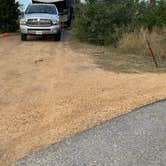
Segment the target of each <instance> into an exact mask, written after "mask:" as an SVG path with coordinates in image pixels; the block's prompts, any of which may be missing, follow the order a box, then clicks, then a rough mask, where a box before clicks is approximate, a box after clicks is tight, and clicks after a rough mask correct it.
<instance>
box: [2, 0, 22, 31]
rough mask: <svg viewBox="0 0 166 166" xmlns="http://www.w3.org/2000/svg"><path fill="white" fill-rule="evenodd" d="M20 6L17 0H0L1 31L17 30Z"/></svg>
mask: <svg viewBox="0 0 166 166" xmlns="http://www.w3.org/2000/svg"><path fill="white" fill-rule="evenodd" d="M18 7H19V4H18V2H15V0H0V33H3V32H16V31H17V29H18V21H17V20H18V15H19V10H18Z"/></svg>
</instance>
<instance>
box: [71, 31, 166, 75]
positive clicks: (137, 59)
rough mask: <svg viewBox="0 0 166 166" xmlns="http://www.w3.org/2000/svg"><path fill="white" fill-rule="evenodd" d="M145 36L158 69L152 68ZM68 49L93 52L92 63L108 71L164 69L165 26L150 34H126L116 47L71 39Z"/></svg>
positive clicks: (155, 70) (152, 70)
mask: <svg viewBox="0 0 166 166" xmlns="http://www.w3.org/2000/svg"><path fill="white" fill-rule="evenodd" d="M146 37H147V38H148V40H149V41H150V44H151V47H152V50H153V52H154V55H155V57H156V59H157V62H158V64H159V68H156V67H155V64H154V62H153V59H152V56H151V54H150V50H149V48H148V45H147V43H146ZM72 48H74V49H75V50H77V51H79V52H84V53H87V54H91V55H93V57H94V61H95V63H96V64H98V66H99V67H101V68H102V69H105V70H109V71H114V72H127V73H140V72H141V73H142V72H165V71H166V29H162V30H161V29H160V30H159V29H156V30H155V31H153V32H152V33H151V34H149V33H148V32H147V31H145V30H141V31H139V32H137V31H135V32H133V33H126V34H124V35H123V37H122V39H121V40H120V41H119V43H118V46H117V48H114V47H112V46H109V47H99V46H94V45H90V44H86V43H80V42H78V41H76V40H73V42H72Z"/></svg>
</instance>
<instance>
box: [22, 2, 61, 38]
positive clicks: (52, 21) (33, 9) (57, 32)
mask: <svg viewBox="0 0 166 166" xmlns="http://www.w3.org/2000/svg"><path fill="white" fill-rule="evenodd" d="M20 31H21V40H22V41H25V40H27V36H28V35H40V36H41V35H42V36H44V35H51V36H53V39H54V40H55V41H60V39H61V23H60V18H59V14H58V10H57V8H56V6H55V5H54V4H30V5H29V6H28V7H27V9H26V10H25V13H24V14H23V15H22V17H21V19H20Z"/></svg>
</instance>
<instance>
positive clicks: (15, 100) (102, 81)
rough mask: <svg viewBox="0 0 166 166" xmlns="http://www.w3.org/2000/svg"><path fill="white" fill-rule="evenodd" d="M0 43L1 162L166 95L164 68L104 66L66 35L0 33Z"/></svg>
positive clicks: (5, 163)
mask: <svg viewBox="0 0 166 166" xmlns="http://www.w3.org/2000/svg"><path fill="white" fill-rule="evenodd" d="M0 46H1V47H0V87H1V88H0V165H1V166H5V165H8V164H10V163H11V162H13V161H15V160H17V159H19V158H21V157H23V156H24V155H26V154H28V153H31V152H32V151H35V150H38V149H39V148H42V147H45V146H47V145H49V144H51V143H55V142H57V141H60V140H62V139H63V138H65V137H67V136H70V135H71V134H74V133H76V132H79V131H82V130H84V129H87V128H90V127H92V126H95V125H96V124H99V123H101V122H103V121H105V120H108V119H111V118H113V117H116V116H118V115H121V114H125V113H127V112H129V111H131V110H132V109H134V108H136V107H139V106H142V105H144V104H147V103H150V102H152V101H155V100H158V99H162V98H166V86H165V85H166V74H164V73H160V74H152V73H145V74H124V73H114V72H109V71H104V70H102V69H100V68H98V67H97V66H96V65H95V64H94V61H93V59H92V57H91V56H89V55H87V54H82V53H78V52H74V51H73V50H72V49H70V47H69V45H68V44H67V42H65V41H63V42H59V43H58V42H53V41H39V40H38V41H35V40H32V41H30V42H20V40H19V36H12V37H9V38H4V39H0ZM41 59H42V60H43V61H42V62H41V61H40V62H38V63H37V64H36V63H34V62H36V61H38V60H41Z"/></svg>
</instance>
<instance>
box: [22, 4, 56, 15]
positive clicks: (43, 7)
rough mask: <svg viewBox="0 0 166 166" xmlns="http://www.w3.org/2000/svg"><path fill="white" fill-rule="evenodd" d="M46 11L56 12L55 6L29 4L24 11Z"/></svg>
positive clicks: (30, 12) (28, 12)
mask: <svg viewBox="0 0 166 166" xmlns="http://www.w3.org/2000/svg"><path fill="white" fill-rule="evenodd" d="M33 13H47V14H57V11H56V8H55V7H54V6H52V5H30V6H28V8H27V9H26V11H25V14H33Z"/></svg>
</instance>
